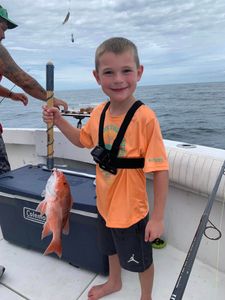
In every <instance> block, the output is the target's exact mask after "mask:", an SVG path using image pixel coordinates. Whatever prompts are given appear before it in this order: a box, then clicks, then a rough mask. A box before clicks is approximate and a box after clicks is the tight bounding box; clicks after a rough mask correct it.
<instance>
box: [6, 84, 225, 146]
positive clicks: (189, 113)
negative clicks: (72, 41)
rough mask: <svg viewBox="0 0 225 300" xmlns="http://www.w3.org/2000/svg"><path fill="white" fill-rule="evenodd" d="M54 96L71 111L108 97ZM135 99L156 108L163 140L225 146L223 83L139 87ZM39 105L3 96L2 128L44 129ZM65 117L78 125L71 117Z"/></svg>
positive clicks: (93, 93)
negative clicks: (25, 103)
mask: <svg viewBox="0 0 225 300" xmlns="http://www.w3.org/2000/svg"><path fill="white" fill-rule="evenodd" d="M55 95H56V96H57V97H59V98H62V99H64V100H66V101H67V102H68V104H69V108H70V109H71V110H78V109H79V108H81V107H87V106H95V105H97V104H98V103H100V102H102V101H104V100H106V99H107V98H106V96H105V95H104V94H103V93H102V92H101V90H100V89H92V90H74V91H58V92H57V91H56V92H55ZM136 98H137V99H139V100H141V101H143V102H144V103H145V104H146V105H149V106H150V107H151V108H152V109H153V110H154V111H155V113H156V115H157V117H158V119H159V122H160V126H161V130H162V134H163V138H164V139H169V140H175V141H180V142H184V143H191V144H198V145H204V146H209V147H215V148H221V149H225V118H224V116H225V82H221V83H195V84H173V85H158V86H139V87H138V88H137V91H136ZM42 105H43V102H41V101H38V100H34V99H33V98H32V97H29V105H28V106H26V107H24V106H23V105H22V104H21V103H17V102H13V101H10V100H8V99H4V100H3V101H2V102H1V103H0V111H1V117H0V121H1V123H2V124H3V126H4V127H17V128H32V127H39V128H44V127H46V125H45V123H43V121H42V118H41V114H42V109H41V106H42ZM66 118H68V120H69V121H70V122H71V123H73V124H74V125H76V124H77V120H76V119H74V118H73V117H68V116H66ZM84 123H85V120H84Z"/></svg>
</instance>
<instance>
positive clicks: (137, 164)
mask: <svg viewBox="0 0 225 300" xmlns="http://www.w3.org/2000/svg"><path fill="white" fill-rule="evenodd" d="M109 105H110V101H108V102H107V103H106V105H105V107H104V108H103V110H102V113H101V117H100V122H99V132H98V137H99V146H101V147H103V148H105V143H104V137H103V128H104V121H105V114H106V111H107V109H108V107H109ZM141 105H143V103H142V102H141V101H139V100H138V101H135V103H134V104H133V105H132V106H131V108H130V109H129V110H128V112H127V114H126V116H125V118H124V120H123V122H122V124H121V126H120V129H119V132H118V133H117V136H116V138H115V140H114V142H113V144H112V148H111V150H110V151H109V152H110V158H111V163H112V164H113V166H114V167H116V168H119V169H139V168H143V167H144V162H145V160H144V158H143V157H137V158H126V157H117V156H118V154H119V149H120V144H121V142H122V140H123V137H124V135H125V132H126V130H127V127H128V126H129V124H130V121H131V119H132V117H133V115H134V114H135V112H136V110H137V109H138V108H139V107H140V106H141Z"/></svg>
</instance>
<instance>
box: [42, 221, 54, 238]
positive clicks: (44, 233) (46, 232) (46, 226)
mask: <svg viewBox="0 0 225 300" xmlns="http://www.w3.org/2000/svg"><path fill="white" fill-rule="evenodd" d="M51 233H52V231H51V229H50V227H49V224H48V222H46V223H45V224H44V226H43V230H42V233H41V239H42V240H43V239H44V238H45V237H46V236H48V235H49V234H51Z"/></svg>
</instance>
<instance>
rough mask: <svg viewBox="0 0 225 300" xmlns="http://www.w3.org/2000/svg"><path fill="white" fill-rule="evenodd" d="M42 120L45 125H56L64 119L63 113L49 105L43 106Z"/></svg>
mask: <svg viewBox="0 0 225 300" xmlns="http://www.w3.org/2000/svg"><path fill="white" fill-rule="evenodd" d="M42 108H43V112H42V119H43V121H44V122H45V123H51V122H53V124H55V125H56V123H57V122H58V121H59V120H60V119H61V118H62V116H61V113H60V111H59V109H58V108H56V107H51V108H49V107H48V106H47V105H45V106H43V107H42Z"/></svg>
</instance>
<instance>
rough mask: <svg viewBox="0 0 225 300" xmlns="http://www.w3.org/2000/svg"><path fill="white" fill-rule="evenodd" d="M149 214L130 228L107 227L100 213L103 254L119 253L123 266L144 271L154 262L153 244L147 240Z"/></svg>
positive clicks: (130, 269)
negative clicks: (145, 238) (146, 228)
mask: <svg viewBox="0 0 225 300" xmlns="http://www.w3.org/2000/svg"><path fill="white" fill-rule="evenodd" d="M148 219H149V215H148V214H147V216H146V217H145V218H144V219H142V220H140V221H139V222H138V223H136V224H134V225H132V226H130V227H129V228H109V227H106V223H105V220H104V219H103V218H102V216H101V215H100V214H98V239H99V247H100V250H101V252H102V253H103V254H105V255H114V254H118V257H119V260H120V265H121V267H122V268H124V269H126V270H129V271H132V272H144V271H145V270H147V269H148V268H149V267H150V266H151V264H152V262H153V258H152V245H151V243H150V242H145V240H144V236H145V227H146V224H147V222H148Z"/></svg>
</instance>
